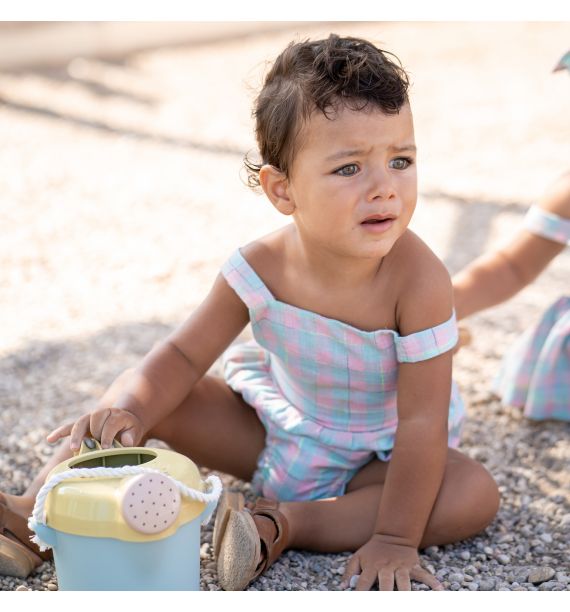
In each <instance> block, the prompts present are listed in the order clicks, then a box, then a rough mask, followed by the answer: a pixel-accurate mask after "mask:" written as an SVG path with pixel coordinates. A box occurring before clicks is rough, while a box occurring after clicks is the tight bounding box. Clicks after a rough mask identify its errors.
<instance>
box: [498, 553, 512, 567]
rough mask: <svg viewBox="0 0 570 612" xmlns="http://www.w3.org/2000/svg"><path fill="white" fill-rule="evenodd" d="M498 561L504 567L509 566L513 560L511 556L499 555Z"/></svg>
mask: <svg viewBox="0 0 570 612" xmlns="http://www.w3.org/2000/svg"><path fill="white" fill-rule="evenodd" d="M497 561H498V562H499V563H501V564H502V565H508V564H509V563H510V562H511V558H510V557H509V555H499V556H498V557H497Z"/></svg>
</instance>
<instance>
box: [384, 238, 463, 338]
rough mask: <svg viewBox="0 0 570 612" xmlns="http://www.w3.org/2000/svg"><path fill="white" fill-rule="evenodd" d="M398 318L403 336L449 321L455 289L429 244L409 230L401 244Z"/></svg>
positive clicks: (399, 250) (399, 249)
mask: <svg viewBox="0 0 570 612" xmlns="http://www.w3.org/2000/svg"><path fill="white" fill-rule="evenodd" d="M397 248H398V252H397V253H395V255H397V256H398V265H397V269H398V271H399V275H398V276H399V281H398V301H397V306H396V317H397V322H398V328H399V330H400V333H401V334H402V335H407V334H410V333H413V332H416V331H420V330H422V329H427V328H430V327H434V326H436V325H439V324H441V323H444V322H445V321H447V320H448V319H449V317H450V316H451V313H452V310H453V289H452V285H451V279H450V276H449V272H448V271H447V268H446V267H445V265H444V264H443V262H442V261H441V260H440V259H439V258H438V257H437V256H436V255H435V253H434V252H433V251H432V250H431V249H430V248H429V247H428V246H427V244H426V243H425V242H424V241H423V240H422V239H421V238H420V237H419V236H417V235H416V234H414V232H412V231H411V230H408V231H407V232H406V234H404V236H402V239H401V240H400V241H399V244H398V247H397Z"/></svg>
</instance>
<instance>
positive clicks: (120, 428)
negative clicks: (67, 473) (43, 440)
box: [47, 370, 145, 451]
mask: <svg viewBox="0 0 570 612" xmlns="http://www.w3.org/2000/svg"><path fill="white" fill-rule="evenodd" d="M133 372H134V371H133V370H126V371H125V372H123V373H122V374H121V375H120V376H119V377H117V378H116V379H115V381H114V382H113V383H112V384H111V386H110V387H109V388H108V389H107V391H106V392H105V394H104V395H103V397H102V398H101V400H100V401H99V403H98V405H97V408H96V409H95V410H94V411H93V412H91V413H89V414H85V415H83V416H82V417H80V418H79V419H77V421H75V422H74V423H68V424H67V425H62V426H61V427H58V428H57V429H54V431H52V432H51V433H50V434H49V435H48V436H47V441H48V442H50V443H51V444H53V443H54V442H57V441H58V440H60V439H61V438H65V437H66V436H71V439H70V442H69V447H70V448H71V450H72V451H78V450H79V448H80V446H81V442H82V440H83V438H84V437H85V436H87V435H91V436H92V437H93V438H95V439H96V440H99V441H100V442H101V446H102V447H103V448H111V446H112V445H113V439H114V438H117V439H118V440H119V442H120V443H121V444H122V445H123V446H135V445H136V444H138V443H139V442H140V441H141V439H142V437H143V435H144V434H145V431H144V427H143V424H142V422H141V420H140V419H139V418H138V417H137V416H136V415H135V414H133V413H132V412H129V411H128V410H125V409H119V408H114V407H113V406H114V405H115V403H116V402H117V399H118V398H119V397H120V395H121V393H123V391H124V390H125V388H126V387H127V385H128V383H129V381H130V379H131V377H132V375H133Z"/></svg>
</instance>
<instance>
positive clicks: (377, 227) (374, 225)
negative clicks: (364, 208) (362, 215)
mask: <svg viewBox="0 0 570 612" xmlns="http://www.w3.org/2000/svg"><path fill="white" fill-rule="evenodd" d="M393 223H394V218H393V217H384V218H382V217H380V216H372V217H369V218H367V219H364V221H362V222H361V223H360V225H362V226H363V227H364V228H365V229H367V230H370V231H373V232H377V233H382V232H385V231H387V230H389V229H390V228H391V227H392V224H393Z"/></svg>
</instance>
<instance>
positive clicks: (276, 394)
mask: <svg viewBox="0 0 570 612" xmlns="http://www.w3.org/2000/svg"><path fill="white" fill-rule="evenodd" d="M222 274H223V275H224V277H225V279H226V280H227V282H228V284H229V285H230V286H231V287H232V288H233V290H234V291H235V292H236V293H237V295H238V296H239V297H240V298H241V300H242V301H243V302H244V303H245V305H246V306H247V307H248V309H249V315H250V320H251V326H252V331H253V335H254V338H255V341H251V342H246V343H242V344H237V345H234V346H232V347H230V348H229V349H228V350H227V351H226V352H225V354H224V358H223V370H224V377H225V380H226V382H227V383H228V385H229V386H230V387H231V388H232V389H233V390H234V391H236V392H237V393H240V394H241V395H242V396H243V398H244V400H245V401H246V402H247V403H248V404H250V405H251V406H252V407H253V408H255V410H256V411H257V415H258V417H259V419H260V420H261V422H262V423H263V425H264V427H265V429H266V432H267V436H266V446H265V450H264V451H263V452H262V453H261V455H260V457H259V460H258V468H257V470H256V472H255V475H254V477H253V480H252V487H253V490H254V492H255V493H256V494H258V495H263V496H264V497H268V498H272V499H277V500H280V501H287V500H310V499H322V498H328V497H333V496H337V495H342V494H343V493H344V490H345V487H346V485H347V484H348V482H349V481H350V480H351V479H352V477H353V476H354V475H355V474H356V473H357V472H358V470H359V469H360V468H361V467H362V466H364V465H365V464H366V463H368V462H369V461H370V460H371V459H372V458H373V457H375V456H376V457H378V458H379V459H381V460H383V461H386V460H388V459H389V458H390V454H391V450H392V448H393V446H394V437H395V434H396V427H397V425H398V420H397V406H396V387H397V378H398V363H401V362H416V361H421V360H424V359H430V358H431V357H435V356H436V355H440V354H442V353H445V352H446V351H449V350H451V349H452V348H453V347H454V346H455V344H456V342H457V326H456V323H455V313H453V314H452V316H451V318H450V319H449V320H448V321H446V322H445V323H442V324H441V325H438V326H436V327H433V328H431V329H426V330H423V331H420V332H417V333H414V334H411V335H409V336H403V337H402V336H399V335H398V334H397V333H396V332H395V331H392V330H388V329H380V330H378V331H372V332H367V331H362V330H359V329H356V328H355V327H352V326H351V325H349V324H347V323H343V322H341V321H337V320H335V319H329V318H326V317H323V316H322V315H319V314H317V313H315V312H311V311H308V310H303V309H301V308H297V307H295V306H291V305H289V304H286V303H284V302H280V301H278V300H277V299H275V298H274V297H273V295H272V294H271V293H270V291H269V289H268V288H267V287H266V286H265V284H264V283H263V281H262V280H261V279H260V278H259V276H258V275H257V274H256V272H255V271H254V270H253V268H252V267H251V266H250V265H249V264H248V262H247V261H246V260H245V258H244V257H243V256H242V254H241V252H240V251H239V250H237V251H236V252H235V253H234V254H233V255H232V256H231V257H230V259H229V260H228V261H227V262H226V263H225V264H224V266H223V267H222ZM463 417H464V407H463V404H462V402H461V399H460V397H459V394H458V392H457V389H456V388H455V386H453V391H452V395H451V405H450V414H449V444H450V446H457V444H458V443H459V434H460V428H461V424H462V421H463Z"/></svg>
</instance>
